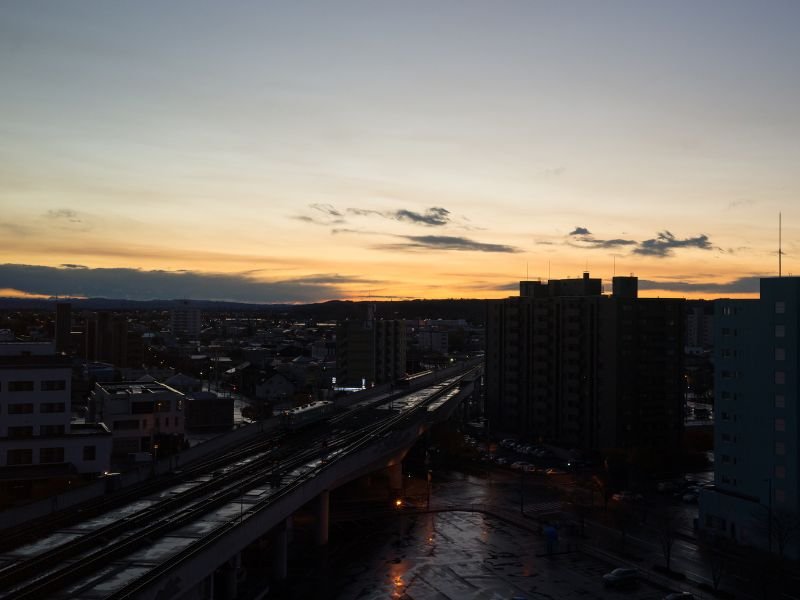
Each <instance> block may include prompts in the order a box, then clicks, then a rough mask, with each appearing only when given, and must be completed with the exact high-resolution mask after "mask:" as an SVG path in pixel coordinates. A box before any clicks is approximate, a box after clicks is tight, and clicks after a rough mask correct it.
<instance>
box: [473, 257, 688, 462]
mask: <svg viewBox="0 0 800 600" xmlns="http://www.w3.org/2000/svg"><path fill="white" fill-rule="evenodd" d="M637 287H638V286H637V280H636V278H635V277H615V278H614V281H613V293H612V295H610V296H608V295H603V294H602V284H601V280H600V279H593V278H591V277H589V274H588V273H584V276H583V277H582V278H580V279H562V280H553V281H549V282H547V283H541V282H536V281H522V282H520V296H519V297H512V298H508V299H505V300H496V301H490V302H489V303H488V315H487V330H486V407H487V412H488V416H489V419H490V422H491V423H492V428H493V429H494V430H495V431H507V432H513V433H516V434H518V435H522V436H525V437H528V438H531V439H536V440H541V441H543V442H549V443H555V444H561V445H565V446H571V447H577V448H584V449H602V448H639V447H645V448H647V447H649V448H653V449H656V450H664V449H669V448H674V447H675V446H676V444H677V443H678V442H679V438H680V436H681V433H682V431H683V419H682V414H683V412H682V411H683V408H682V407H683V372H682V364H683V335H682V333H683V303H684V301H683V300H673V299H667V300H663V299H640V298H638V297H637V296H638V292H637Z"/></svg>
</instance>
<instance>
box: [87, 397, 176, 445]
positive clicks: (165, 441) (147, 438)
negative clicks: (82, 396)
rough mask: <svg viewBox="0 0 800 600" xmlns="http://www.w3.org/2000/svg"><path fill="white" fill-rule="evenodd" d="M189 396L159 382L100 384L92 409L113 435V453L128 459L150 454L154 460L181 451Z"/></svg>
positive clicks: (91, 400)
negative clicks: (129, 456)
mask: <svg viewBox="0 0 800 600" xmlns="http://www.w3.org/2000/svg"><path fill="white" fill-rule="evenodd" d="M184 404H185V397H184V395H183V394H182V393H180V392H179V391H177V390H175V389H172V388H171V387H169V386H167V385H164V384H163V383H158V382H133V381H123V382H119V383H96V384H95V387H94V390H92V395H91V399H90V407H91V409H92V411H93V416H94V418H95V419H96V420H97V421H102V422H103V423H105V425H106V426H107V427H108V429H109V430H110V431H111V434H112V436H113V446H112V454H113V455H114V456H115V457H117V458H124V457H126V456H128V455H130V454H136V453H139V452H150V453H152V454H153V457H154V458H158V456H167V455H168V454H171V453H173V452H176V451H178V450H180V449H181V448H182V446H183V442H184V428H185V425H186V424H185V421H184Z"/></svg>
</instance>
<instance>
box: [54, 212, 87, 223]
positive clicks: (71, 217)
mask: <svg viewBox="0 0 800 600" xmlns="http://www.w3.org/2000/svg"><path fill="white" fill-rule="evenodd" d="M45 216H46V217H47V218H48V219H59V220H65V221H69V222H70V223H81V222H82V221H81V220H80V219H79V218H78V213H77V212H75V211H74V210H72V209H71V208H59V209H57V210H48V211H47V212H46V213H45Z"/></svg>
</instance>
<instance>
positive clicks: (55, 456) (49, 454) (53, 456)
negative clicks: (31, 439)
mask: <svg viewBox="0 0 800 600" xmlns="http://www.w3.org/2000/svg"><path fill="white" fill-rule="evenodd" d="M39 462H40V463H41V464H48V463H63V462H64V448H42V449H41V450H39Z"/></svg>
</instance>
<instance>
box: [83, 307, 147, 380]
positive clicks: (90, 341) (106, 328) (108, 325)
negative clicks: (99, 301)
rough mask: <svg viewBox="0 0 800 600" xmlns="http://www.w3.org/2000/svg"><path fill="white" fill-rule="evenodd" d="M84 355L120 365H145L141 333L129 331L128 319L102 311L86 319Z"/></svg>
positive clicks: (94, 359)
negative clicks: (143, 363)
mask: <svg viewBox="0 0 800 600" xmlns="http://www.w3.org/2000/svg"><path fill="white" fill-rule="evenodd" d="M84 339H85V349H84V352H83V356H84V358H86V359H87V360H89V361H93V362H106V363H110V364H112V365H114V366H116V367H119V368H127V367H130V368H141V366H142V362H143V361H144V343H143V341H142V336H141V334H140V333H137V332H134V331H128V319H127V318H126V317H124V316H123V315H115V314H112V313H110V312H108V311H100V312H98V313H95V314H94V316H93V317H92V318H90V319H87V321H86V335H85V336H84Z"/></svg>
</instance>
